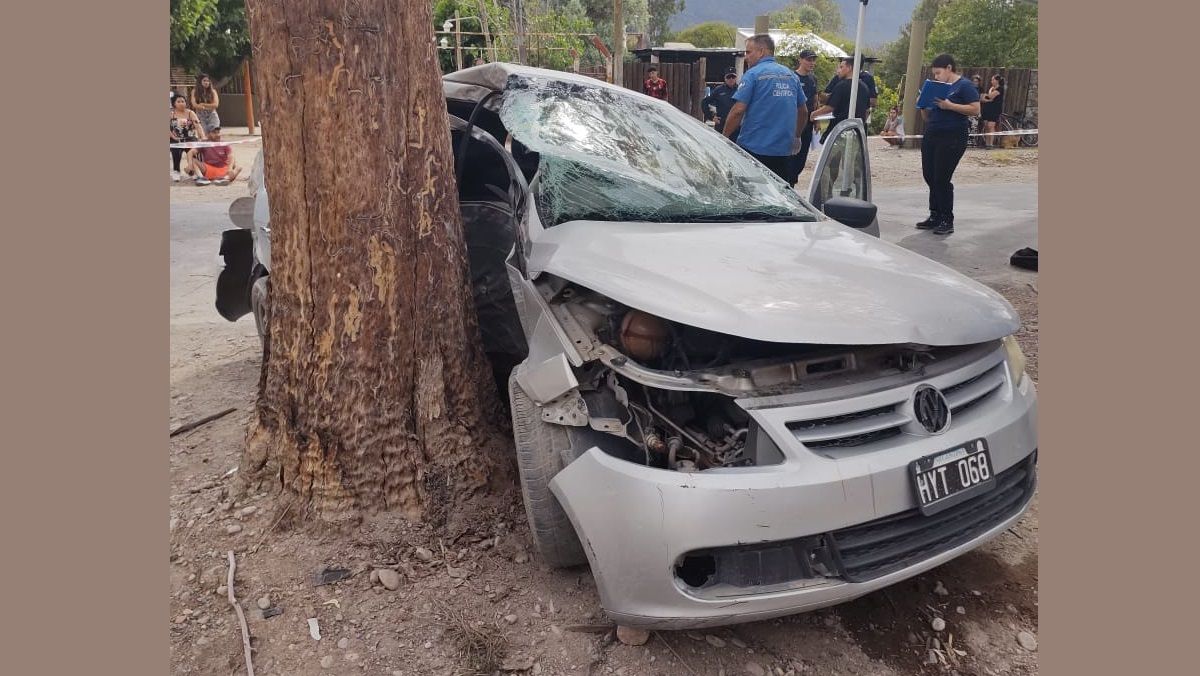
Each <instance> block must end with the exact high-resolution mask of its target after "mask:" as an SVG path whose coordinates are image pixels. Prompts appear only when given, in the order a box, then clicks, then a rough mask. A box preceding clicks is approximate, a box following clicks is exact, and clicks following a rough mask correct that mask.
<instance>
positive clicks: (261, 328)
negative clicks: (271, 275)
mask: <svg viewBox="0 0 1200 676" xmlns="http://www.w3.org/2000/svg"><path fill="white" fill-rule="evenodd" d="M250 310H251V312H252V313H253V314H254V328H255V329H257V330H258V340H259V342H260V343H262V345H263V347H264V348H265V347H266V343H267V326H268V322H269V321H270V320H271V307H270V305H269V304H268V302H267V275H265V274H263V275H260V276H259V277H257V278H255V280H254V281H253V282H251V283H250Z"/></svg>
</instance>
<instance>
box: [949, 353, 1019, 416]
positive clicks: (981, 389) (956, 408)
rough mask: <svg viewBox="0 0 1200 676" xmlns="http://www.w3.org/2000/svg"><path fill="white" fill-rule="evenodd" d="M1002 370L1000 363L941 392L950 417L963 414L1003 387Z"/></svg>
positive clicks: (1003, 367) (1002, 365)
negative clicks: (944, 397) (948, 405)
mask: <svg viewBox="0 0 1200 676" xmlns="http://www.w3.org/2000/svg"><path fill="white" fill-rule="evenodd" d="M1004 369H1005V366H1004V362H1001V363H999V364H997V365H996V366H993V367H992V368H990V369H988V370H986V371H984V372H983V373H981V374H979V375H977V376H975V377H974V378H971V379H969V380H964V381H963V382H961V383H959V384H957V385H952V386H950V387H947V388H946V389H944V390H942V394H944V395H946V402H947V403H948V404H950V413H951V415H953V414H957V413H964V412H965V411H966V410H967V409H970V408H974V407H975V406H976V405H978V404H981V403H983V402H984V401H987V398H988V397H990V396H992V395H993V394H996V392H998V391H999V390H1000V387H1001V386H1002V385H1004Z"/></svg>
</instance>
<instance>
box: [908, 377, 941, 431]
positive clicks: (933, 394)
mask: <svg viewBox="0 0 1200 676" xmlns="http://www.w3.org/2000/svg"><path fill="white" fill-rule="evenodd" d="M913 415H915V416H916V418H917V422H919V423H921V427H924V428H925V431H926V432H929V433H930V434H941V433H942V432H945V431H946V428H947V427H949V426H950V404H949V402H947V401H946V396H945V395H944V394H942V393H941V391H939V390H938V389H937V388H936V387H933V386H931V385H922V386H920V387H918V388H917V391H916V392H914V393H913Z"/></svg>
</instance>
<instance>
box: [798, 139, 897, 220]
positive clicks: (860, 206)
mask: <svg viewBox="0 0 1200 676" xmlns="http://www.w3.org/2000/svg"><path fill="white" fill-rule="evenodd" d="M808 201H809V202H810V203H811V204H812V205H813V206H814V207H816V208H817V209H819V210H821V211H822V212H824V213H825V214H826V215H827V216H829V217H830V218H833V219H834V220H837V221H839V222H842V223H845V224H846V225H849V226H851V227H853V228H857V229H859V230H862V231H863V232H866V233H868V234H871V235H874V236H876V237H878V236H879V219H878V218H877V217H876V213H875V209H874V206H873V204H872V203H871V162H870V160H869V159H868V158H867V130H866V127H865V126H864V125H863V122H862V120H860V119H858V118H856V117H853V118H850V119H848V120H842V121H841V122H839V123H838V124H837V125H836V126H835V127H833V128H832V129H831V130H830V131H829V133H828V134H827V136H826V137H825V141H824V142H823V143H822V144H821V156H820V157H819V158H817V165H816V167H815V168H814V170H813V177H812V183H811V184H810V185H809V188H808Z"/></svg>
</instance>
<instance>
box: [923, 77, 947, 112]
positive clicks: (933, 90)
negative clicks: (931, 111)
mask: <svg viewBox="0 0 1200 676" xmlns="http://www.w3.org/2000/svg"><path fill="white" fill-rule="evenodd" d="M949 93H950V84H949V83H946V82H938V81H937V80H926V81H925V84H923V85H921V95H920V96H918V97H917V108H937V104H936V103H934V102H933V101H934V99H944V98H946V95H947V94H949Z"/></svg>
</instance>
